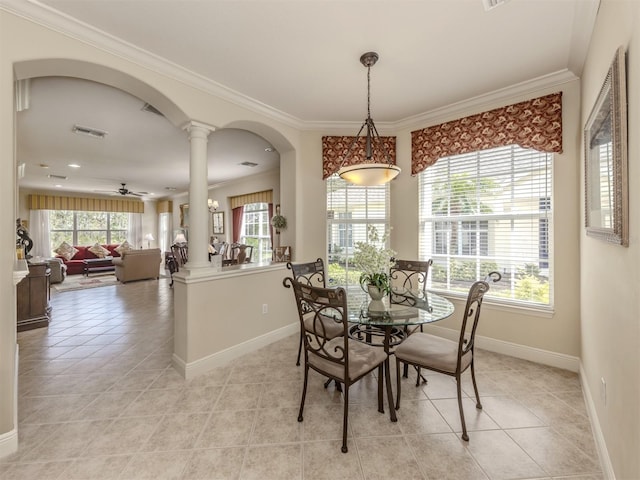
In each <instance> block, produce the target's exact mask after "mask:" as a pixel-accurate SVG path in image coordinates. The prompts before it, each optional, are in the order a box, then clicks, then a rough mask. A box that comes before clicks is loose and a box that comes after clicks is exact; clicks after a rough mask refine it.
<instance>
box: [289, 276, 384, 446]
mask: <svg viewBox="0 0 640 480" xmlns="http://www.w3.org/2000/svg"><path fill="white" fill-rule="evenodd" d="M283 284H284V285H285V287H288V288H293V292H294V294H295V299H296V306H297V308H298V317H299V319H300V331H301V332H304V335H303V343H304V384H303V387H302V399H301V400H300V411H299V413H298V421H299V422H302V421H303V419H304V417H303V413H304V404H305V400H306V396H307V385H308V381H309V370H310V369H312V370H315V371H316V372H318V373H320V374H321V375H324V376H326V377H327V378H328V379H329V380H335V382H336V384H338V383H340V384H342V385H343V395H344V407H343V414H342V452H343V453H347V451H348V448H347V429H348V419H349V388H350V387H351V385H353V384H354V383H356V382H357V381H358V380H360V379H362V378H364V377H365V376H367V375H368V374H369V373H371V372H372V371H373V370H375V369H376V368H377V369H378V411H379V412H384V409H383V406H382V401H383V395H382V384H383V382H384V380H383V364H384V362H385V361H386V359H387V354H386V353H385V351H384V350H383V349H382V348H379V347H376V346H372V345H367V344H365V343H362V342H358V341H357V340H352V339H350V338H349V335H348V334H347V333H348V328H349V322H348V314H349V310H348V307H347V294H346V292H345V290H344V289H343V288H341V287H338V288H323V287H317V286H311V285H307V284H304V283H301V282H299V281H296V280H294V279H293V278H291V277H287V278H285V279H284V281H283ZM329 322H331V324H333V326H335V327H338V328H339V329H340V330H341V335H339V336H334V337H333V338H332V339H329V338H328V332H327V330H328V325H329ZM309 327H310V328H309ZM387 390H388V393H389V395H390V385H387ZM389 408H390V409H391V408H393V405H391V404H390V405H389Z"/></svg>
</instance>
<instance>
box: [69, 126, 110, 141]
mask: <svg viewBox="0 0 640 480" xmlns="http://www.w3.org/2000/svg"><path fill="white" fill-rule="evenodd" d="M72 130H73V133H77V134H80V135H88V136H89V137H94V138H104V137H105V136H106V135H107V133H108V132H105V131H104V130H98V129H97V128H91V127H83V126H82V125H74V126H73V129H72Z"/></svg>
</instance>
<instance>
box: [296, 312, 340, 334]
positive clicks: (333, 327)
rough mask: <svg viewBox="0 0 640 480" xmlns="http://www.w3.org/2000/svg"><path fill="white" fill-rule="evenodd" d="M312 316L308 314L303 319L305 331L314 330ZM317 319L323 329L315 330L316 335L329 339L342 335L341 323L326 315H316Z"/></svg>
mask: <svg viewBox="0 0 640 480" xmlns="http://www.w3.org/2000/svg"><path fill="white" fill-rule="evenodd" d="M313 319H314V316H313V315H310V316H308V317H307V318H305V319H304V329H305V330H306V331H307V332H313V331H314V323H315V322H314V321H313ZM318 319H319V320H320V321H321V322H322V324H323V325H324V330H320V329H318V330H319V331H317V332H315V333H317V334H318V335H322V336H324V337H325V338H326V339H328V340H331V339H332V338H336V337H341V336H342V335H344V326H343V325H342V323H339V322H336V321H335V320H334V319H333V318H331V317H327V316H325V315H318Z"/></svg>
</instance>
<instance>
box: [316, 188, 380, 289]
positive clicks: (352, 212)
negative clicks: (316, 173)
mask: <svg viewBox="0 0 640 480" xmlns="http://www.w3.org/2000/svg"><path fill="white" fill-rule="evenodd" d="M326 182H327V261H328V265H326V268H327V278H326V280H327V286H343V287H358V288H360V287H359V283H358V279H359V277H360V272H359V271H357V270H355V269H354V266H353V265H352V263H351V262H352V258H353V253H354V248H355V245H356V243H357V242H365V241H367V227H368V225H374V226H375V227H376V228H377V229H378V232H380V234H382V233H383V232H384V231H385V230H386V229H388V228H389V184H385V185H376V186H373V187H364V186H360V185H353V184H351V183H348V182H345V181H344V180H342V179H341V178H340V177H339V176H338V175H332V176H330V177H328V178H327V180H326Z"/></svg>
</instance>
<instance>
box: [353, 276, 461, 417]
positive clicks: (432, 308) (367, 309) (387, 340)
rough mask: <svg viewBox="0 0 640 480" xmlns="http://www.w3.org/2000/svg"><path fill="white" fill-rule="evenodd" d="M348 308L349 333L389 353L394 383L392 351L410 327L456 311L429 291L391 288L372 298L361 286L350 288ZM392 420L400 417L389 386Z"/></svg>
mask: <svg viewBox="0 0 640 480" xmlns="http://www.w3.org/2000/svg"><path fill="white" fill-rule="evenodd" d="M347 306H348V308H349V323H352V324H353V326H351V327H350V328H349V337H350V338H352V339H354V340H357V341H360V342H365V343H368V344H370V345H377V346H380V347H382V348H384V351H385V352H386V353H387V360H386V361H385V365H384V371H385V381H386V382H387V385H391V383H390V382H391V377H390V373H389V354H391V353H393V352H392V350H393V347H395V346H396V345H399V344H400V343H401V342H402V341H403V340H404V339H405V338H406V336H407V327H408V326H411V325H424V324H428V323H433V322H437V321H439V320H443V319H445V318H448V317H450V316H451V315H452V314H453V311H454V307H453V304H452V303H451V302H450V301H449V300H447V299H446V298H444V297H442V296H440V295H438V294H436V293H433V292H429V291H422V290H408V289H404V288H394V289H392V291H391V293H390V295H388V296H386V297H385V298H383V299H382V300H371V298H370V297H369V296H368V295H367V294H366V293H365V292H364V291H362V290H361V289H350V291H347ZM387 395H388V397H389V398H388V400H389V410H390V411H391V412H390V416H391V421H392V422H395V421H397V417H396V412H395V409H394V408H393V405H394V404H393V398H392V394H391V389H390V388H388V389H387Z"/></svg>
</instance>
